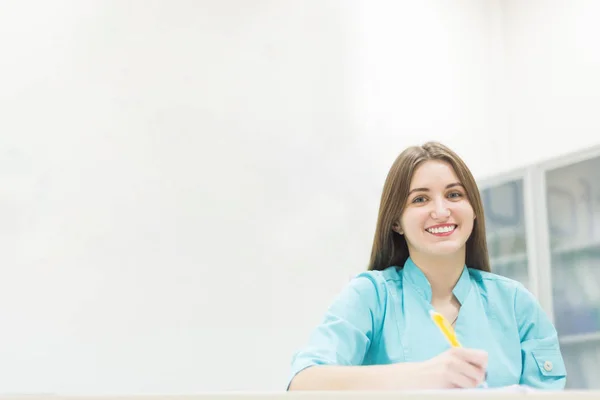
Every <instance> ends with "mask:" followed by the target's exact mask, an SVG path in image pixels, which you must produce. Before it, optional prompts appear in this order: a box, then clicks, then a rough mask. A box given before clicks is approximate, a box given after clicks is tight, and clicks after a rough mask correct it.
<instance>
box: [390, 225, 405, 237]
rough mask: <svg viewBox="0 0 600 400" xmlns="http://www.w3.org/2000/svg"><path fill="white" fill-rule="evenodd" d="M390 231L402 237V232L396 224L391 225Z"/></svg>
mask: <svg viewBox="0 0 600 400" xmlns="http://www.w3.org/2000/svg"><path fill="white" fill-rule="evenodd" d="M392 230H393V231H394V232H396V233H398V234H400V235H404V232H402V228H400V224H399V223H398V222H394V224H393V225H392Z"/></svg>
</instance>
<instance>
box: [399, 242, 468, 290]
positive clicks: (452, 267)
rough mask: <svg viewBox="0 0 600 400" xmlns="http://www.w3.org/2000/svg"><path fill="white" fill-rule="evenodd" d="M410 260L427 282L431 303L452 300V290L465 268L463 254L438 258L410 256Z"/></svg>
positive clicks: (422, 255)
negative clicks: (429, 288) (429, 286)
mask: <svg viewBox="0 0 600 400" xmlns="http://www.w3.org/2000/svg"><path fill="white" fill-rule="evenodd" d="M410 258H411V259H412V260H413V262H414V263H415V265H416V266H417V267H419V269H420V270H421V271H422V272H423V274H424V275H425V277H426V278H427V280H428V281H429V284H430V285H431V299H432V301H435V300H447V299H451V298H452V296H453V294H452V290H453V289H454V287H455V286H456V283H457V282H458V280H459V279H460V276H461V274H462V272H463V269H464V266H465V254H457V255H447V256H440V257H434V256H429V255H424V254H411V255H410Z"/></svg>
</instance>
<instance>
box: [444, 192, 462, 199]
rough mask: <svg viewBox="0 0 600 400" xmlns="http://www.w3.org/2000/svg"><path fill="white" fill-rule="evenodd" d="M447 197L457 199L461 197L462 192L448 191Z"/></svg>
mask: <svg viewBox="0 0 600 400" xmlns="http://www.w3.org/2000/svg"><path fill="white" fill-rule="evenodd" d="M448 197H449V198H451V199H458V198H461V197H463V194H462V193H461V192H450V193H448Z"/></svg>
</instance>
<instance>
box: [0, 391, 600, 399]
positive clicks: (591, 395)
mask: <svg viewBox="0 0 600 400" xmlns="http://www.w3.org/2000/svg"><path fill="white" fill-rule="evenodd" d="M516 397H521V398H523V397H526V398H527V400H530V399H531V400H533V399H543V400H549V399H552V400H572V399H598V400H600V391H560V392H544V391H527V392H525V391H522V392H518V391H502V390H447V391H431V392H309V391H307V392H283V393H277V392H268V393H257V392H235V393H230V392H221V393H204V394H196V395H140V396H85V395H82V396H57V395H53V396H36V395H14V396H0V400H317V399H318V400H321V399H323V400H400V399H401V400H433V399H443V398H448V399H464V398H468V399H471V400H479V399H481V400H487V399H491V400H502V399H514V398H516Z"/></svg>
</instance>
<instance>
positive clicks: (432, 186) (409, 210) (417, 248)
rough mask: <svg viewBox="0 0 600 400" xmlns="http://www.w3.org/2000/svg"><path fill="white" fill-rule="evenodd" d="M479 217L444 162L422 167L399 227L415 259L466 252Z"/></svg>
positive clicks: (448, 166)
mask: <svg viewBox="0 0 600 400" xmlns="http://www.w3.org/2000/svg"><path fill="white" fill-rule="evenodd" d="M474 219H475V213H474V212H473V207H471V204H470V203H469V200H468V199H467V193H466V191H465V188H464V187H463V186H462V184H461V182H460V181H459V179H458V177H457V176H456V173H455V172H454V169H453V168H452V166H451V165H450V164H448V163H447V162H444V161H438V160H429V161H425V162H424V163H422V164H421V165H420V166H419V167H417V169H416V170H415V173H414V175H413V177H412V181H411V183H410V189H409V195H408V199H407V203H406V205H405V208H404V212H403V213H402V215H401V217H400V224H399V226H395V227H394V228H395V230H396V231H397V232H400V233H402V234H403V235H404V237H405V238H406V242H407V244H408V249H409V252H410V255H411V257H414V256H415V254H420V255H422V256H443V255H444V256H447V255H452V254H457V253H458V252H463V253H464V251H465V246H466V243H467V239H469V236H470V235H471V232H472V231H473V225H474V222H473V221H474Z"/></svg>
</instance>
